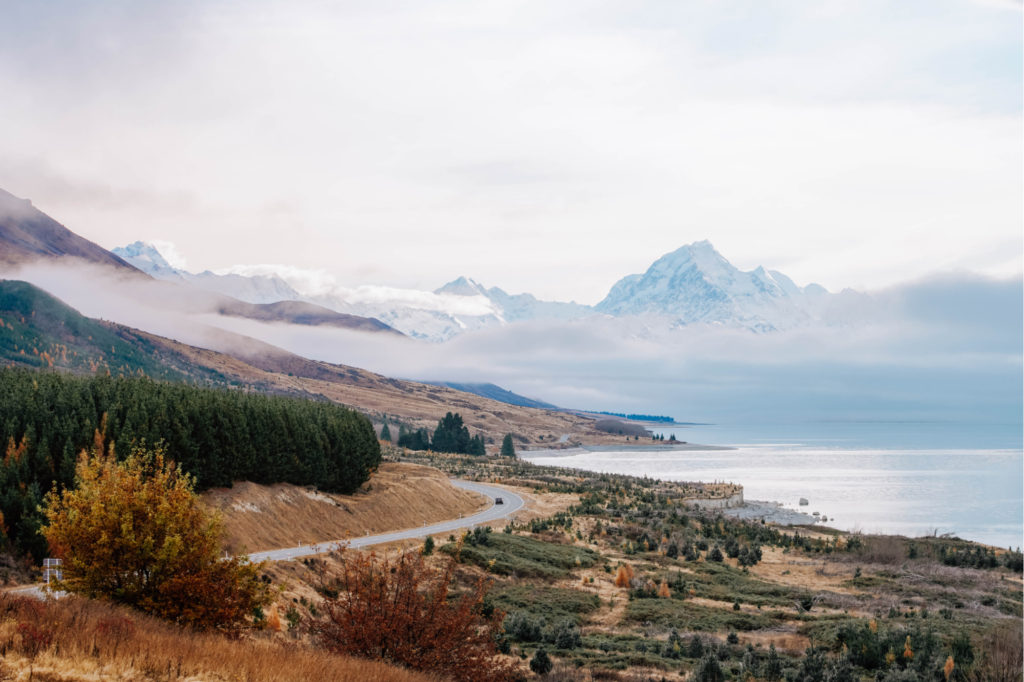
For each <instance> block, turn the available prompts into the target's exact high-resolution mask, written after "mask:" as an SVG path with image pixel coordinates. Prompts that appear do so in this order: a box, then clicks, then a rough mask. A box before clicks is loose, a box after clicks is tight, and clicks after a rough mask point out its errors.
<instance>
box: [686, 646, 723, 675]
mask: <svg viewBox="0 0 1024 682" xmlns="http://www.w3.org/2000/svg"><path fill="white" fill-rule="evenodd" d="M693 679H694V680H696V681H697V682H725V673H723V672H722V666H720V665H719V664H718V656H715V654H714V653H713V652H708V654H707V655H706V656H704V657H703V658H702V659H700V663H698V664H697V668H696V669H695V670H694V673H693Z"/></svg>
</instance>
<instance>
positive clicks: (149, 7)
mask: <svg viewBox="0 0 1024 682" xmlns="http://www.w3.org/2000/svg"><path fill="white" fill-rule="evenodd" d="M3 12H4V20H3V21H2V22H0V116H2V120H3V122H4V124H5V133H4V134H3V135H0V187H3V188H4V189H6V190H8V191H10V192H12V193H14V194H16V195H18V196H23V197H29V198H31V199H32V200H33V201H34V203H35V205H36V206H37V207H39V208H40V209H42V210H43V211H45V212H47V213H48V214H50V215H51V216H53V217H54V218H56V219H58V220H59V221H61V222H62V223H64V224H65V225H66V226H68V227H69V228H70V229H72V230H74V231H75V232H77V233H79V234H81V235H83V236H85V237H87V238H89V239H92V240H93V241H96V242H97V243H99V244H100V245H102V246H105V247H107V248H113V247H116V246H121V245H124V244H127V243H130V242H133V241H135V240H137V239H141V240H145V241H159V242H161V243H162V244H164V245H165V248H164V250H165V251H168V252H169V253H168V254H166V255H174V254H177V257H178V258H179V263H178V264H181V265H185V266H186V267H188V269H190V270H193V271H199V270H204V269H226V268H231V267H233V266H241V265H248V266H253V265H259V264H283V265H288V266H290V267H293V268H302V269H306V270H311V271H317V272H321V273H325V274H328V275H330V276H331V277H333V278H334V279H335V280H336V281H337V282H338V283H340V284H341V285H344V286H352V287H354V286H358V285H362V284H374V285H383V286H393V287H410V288H420V289H433V288H436V287H438V286H440V285H442V284H443V283H445V282H447V281H449V280H451V279H454V278H455V277H457V276H458V275H467V276H470V277H472V278H474V279H476V280H477V281H480V282H482V283H484V284H485V285H487V286H500V287H502V288H503V289H505V290H506V291H509V292H512V293H518V292H523V291H528V292H531V293H533V294H535V295H537V296H539V297H541V298H546V299H554V300H570V299H574V300H576V301H578V302H581V303H596V302H597V301H599V300H600V299H601V298H603V297H604V295H605V294H606V293H607V291H608V289H609V288H610V287H611V286H612V284H614V283H615V282H616V281H617V280H618V279H619V278H621V277H622V276H624V275H626V274H629V273H633V272H642V271H643V270H644V269H646V267H647V266H648V265H650V263H652V262H653V261H654V260H655V259H656V258H658V257H659V256H661V255H662V254H664V253H666V252H669V251H672V250H674V249H676V248H678V247H679V246H681V245H682V244H686V243H689V242H693V241H697V240H701V239H709V240H710V241H711V242H712V243H713V244H714V245H715V246H716V248H717V249H718V250H719V251H720V252H721V253H722V254H723V255H724V256H725V257H726V258H728V259H729V260H730V261H732V262H733V263H734V264H735V265H737V266H738V267H741V268H743V269H752V268H754V267H756V266H758V265H764V266H766V267H768V268H770V269H777V270H781V271H783V272H785V273H786V274H788V275H789V276H790V277H792V278H793V279H794V280H795V281H796V282H797V283H798V284H801V285H803V284H807V283H809V282H818V283H820V284H822V285H824V286H826V287H828V288H829V289H832V290H840V289H843V288H846V287H852V288H856V289H879V288H882V287H887V286H890V285H893V284H897V283H899V282H904V281H907V280H913V279H918V278H921V277H924V276H926V275H929V274H930V273H936V272H947V271H958V272H972V273H979V274H982V275H988V276H993V277H1015V276H1019V275H1020V273H1021V270H1022V268H1024V265H1022V251H1024V237H1022V235H1024V221H1022V204H1024V189H1022V188H1024V172H1022V167H1024V154H1022V105H1021V103H1022V97H1024V94H1022V81H1024V78H1022V68H1021V65H1022V12H1021V3H1020V2H1019V1H1013V0H1006V1H1000V0H984V1H983V0H899V1H896V0H892V1H890V2H881V1H878V0H857V1H852V0H851V1H838V0H823V1H821V2H815V3H808V2H803V1H802V0H793V1H791V2H764V1H763V0H749V1H746V2H743V1H739V0H734V1H729V0H725V1H714V2H713V1H711V0H706V1H705V0H693V1H690V2H685V3H679V2H670V1H663V2H652V1H644V0H636V1H631V2H611V1H607V0H605V1H580V0H567V1H565V2H557V3H552V2H546V1H543V0H538V1H531V0H509V1H506V2H488V1H485V0H474V1H472V2H455V1H447V0H443V1H434V0H421V1H417V2H374V3H356V2H327V1H323V0H317V1H313V0H246V1H245V2H241V1H236V0H203V1H202V2H200V1H199V0H185V1H183V2H177V3H160V2H139V1H138V0H134V1H133V0H108V1H107V2H103V3H82V2H77V1H76V0H52V1H51V2H46V3H40V2H34V1H31V0H7V1H6V2H4V10H3ZM166 245H170V246H166Z"/></svg>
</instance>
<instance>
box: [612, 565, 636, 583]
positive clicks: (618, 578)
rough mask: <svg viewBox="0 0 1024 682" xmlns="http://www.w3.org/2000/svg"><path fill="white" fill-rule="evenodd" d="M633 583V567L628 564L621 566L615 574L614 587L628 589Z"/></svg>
mask: <svg viewBox="0 0 1024 682" xmlns="http://www.w3.org/2000/svg"><path fill="white" fill-rule="evenodd" d="M632 582H633V567H632V566H630V565H629V564H621V565H620V566H619V570H618V571H617V572H616V573H615V586H616V587H629V586H630V585H631V584H632Z"/></svg>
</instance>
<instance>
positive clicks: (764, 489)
mask: <svg viewBox="0 0 1024 682" xmlns="http://www.w3.org/2000/svg"><path fill="white" fill-rule="evenodd" d="M655 430H656V431H658V432H661V431H663V432H664V433H665V437H666V438H668V437H669V435H670V434H672V433H674V434H675V435H676V438H677V439H679V440H685V441H688V442H691V443H705V444H710V445H729V446H733V447H736V448H737V449H736V450H728V451H703V452H700V451H694V452H682V451H675V452H672V451H651V450H647V451H629V450H626V451H616V450H604V451H592V452H588V453H586V454H580V455H574V456H571V457H536V458H533V457H531V458H530V460H531V461H533V462H535V463H537V464H548V465H554V466H567V467H575V468H580V469H588V470H591V471H602V472H609V473H622V474H635V475H647V476H653V477H657V478H662V479H668V480H703V481H711V480H719V481H732V482H736V483H740V484H742V485H743V487H744V494H745V496H746V497H747V498H748V499H755V500H772V501H777V502H781V503H783V504H784V505H785V506H787V507H792V508H794V509H796V508H798V502H799V499H800V498H801V497H806V498H807V499H808V500H809V501H810V505H809V506H807V507H803V508H802V509H803V510H805V511H807V512H813V511H819V512H821V513H822V514H825V515H827V516H828V517H829V522H828V525H830V526H834V527H837V528H842V529H845V530H855V529H859V530H861V531H864V532H868V533H874V532H879V533H899V534H903V535H909V536H920V535H930V534H932V533H933V532H938V533H939V534H942V533H953V534H955V535H957V536H959V537H962V538H965V539H970V540H977V541H980V542H985V543H988V544H992V545H997V546H1002V547H1009V546H1013V547H1018V546H1020V545H1022V544H1024V540H1022V534H1024V521H1022V517H1024V502H1022V499H1024V493H1022V489H1024V467H1022V461H1024V454H1022V447H1021V426H1020V425H1019V424H1000V425H962V424H949V423H938V424H921V423H913V424H910V423H896V424H893V423H813V424H791V425H782V424H771V425H758V426H742V427H741V426H726V425H714V426H710V425H709V426H694V427H686V428H679V427H677V428H672V429H659V428H655Z"/></svg>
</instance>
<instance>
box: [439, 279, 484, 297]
mask: <svg viewBox="0 0 1024 682" xmlns="http://www.w3.org/2000/svg"><path fill="white" fill-rule="evenodd" d="M434 293H435V294H453V295H455V296H487V289H485V288H484V287H483V285H482V284H480V283H479V282H477V281H475V280H472V279H470V278H468V277H459V278H458V279H454V280H452V281H451V282H448V283H447V284H445V285H444V286H443V287H441V288H439V289H435V290H434Z"/></svg>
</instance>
